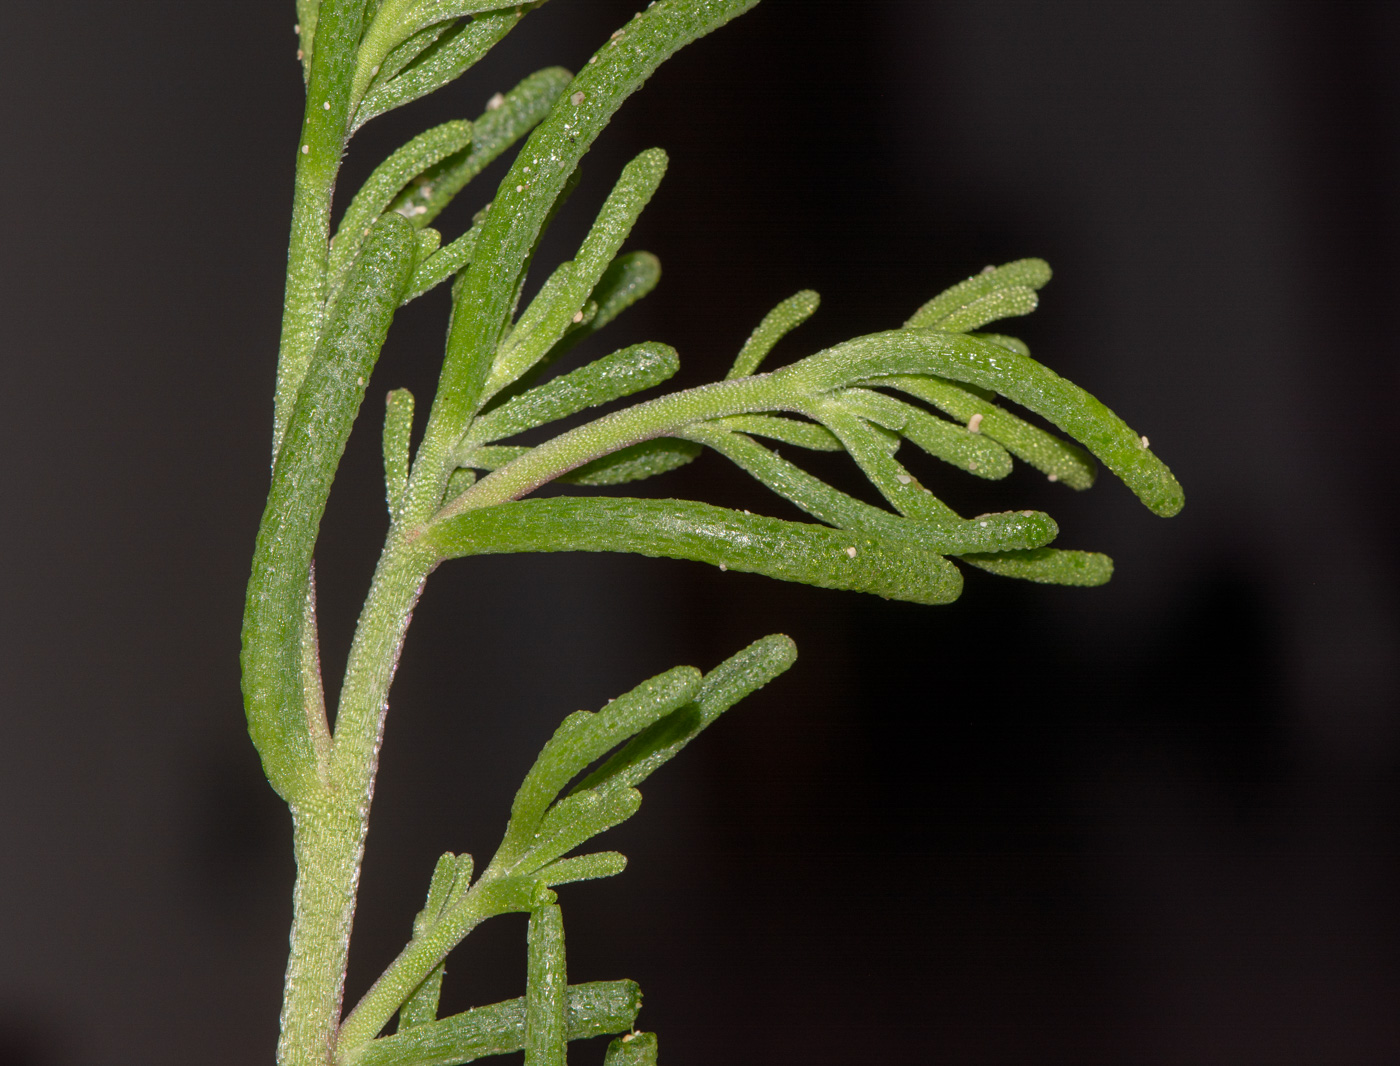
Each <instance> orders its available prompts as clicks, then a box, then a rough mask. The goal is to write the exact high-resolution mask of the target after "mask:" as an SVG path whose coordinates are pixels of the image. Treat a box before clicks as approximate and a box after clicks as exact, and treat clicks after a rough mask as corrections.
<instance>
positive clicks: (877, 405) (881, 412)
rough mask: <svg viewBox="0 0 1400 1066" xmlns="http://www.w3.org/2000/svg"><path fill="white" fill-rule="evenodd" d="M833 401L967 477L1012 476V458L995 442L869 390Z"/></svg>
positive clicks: (841, 393) (847, 391) (837, 395)
mask: <svg viewBox="0 0 1400 1066" xmlns="http://www.w3.org/2000/svg"><path fill="white" fill-rule="evenodd" d="M833 399H835V401H836V402H838V403H840V404H841V405H842V406H843V407H845V408H847V409H848V410H850V411H852V412H854V413H855V414H858V415H860V416H861V417H862V418H865V419H869V420H870V421H872V422H874V423H875V424H876V425H880V426H884V427H885V428H886V429H889V430H893V431H894V432H896V433H898V434H900V436H902V437H904V439H905V440H908V441H911V442H912V443H914V444H916V445H918V446H919V447H920V448H921V449H923V450H924V451H925V452H927V453H928V454H929V455H931V456H933V457H934V458H936V459H942V460H943V461H944V462H946V463H951V464H952V465H953V466H956V467H958V468H960V469H962V470H966V471H967V472H968V473H969V474H976V475H977V476H978V477H981V478H988V479H989V480H997V479H998V478H1004V477H1005V476H1006V475H1007V474H1009V473H1011V456H1009V455H1007V454H1006V449H1005V448H1003V447H1002V446H1001V445H999V444H998V443H997V442H996V441H994V440H991V439H989V438H987V437H984V436H982V435H981V434H978V433H971V432H969V431H968V430H967V429H966V428H965V427H963V426H955V425H953V424H952V423H951V422H945V421H943V419H941V418H935V417H933V415H931V414H929V413H928V412H927V411H921V410H919V409H918V408H917V407H913V406H911V405H909V404H907V403H902V402H901V401H899V400H896V399H894V398H893V397H891V396H886V395H884V394H883V393H878V392H871V391H870V390H868V389H842V390H840V391H838V392H836V393H833Z"/></svg>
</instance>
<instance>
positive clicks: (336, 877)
mask: <svg viewBox="0 0 1400 1066" xmlns="http://www.w3.org/2000/svg"><path fill="white" fill-rule="evenodd" d="M356 806H357V805H354V804H349V805H347V804H345V803H344V802H341V801H340V798H339V797H337V796H335V795H333V794H331V793H329V792H328V793H326V794H325V795H323V796H319V797H317V798H316V799H315V800H313V801H311V802H308V803H305V804H298V805H297V806H296V807H294V808H293V812H292V817H293V832H294V834H295V836H294V843H293V847H294V849H295V852H296V860H297V882H296V890H295V893H294V895H293V918H292V935H291V953H290V954H289V955H288V958H287V980H286V985H285V988H284V991H283V998H282V1033H281V1036H280V1037H279V1039H278V1041H277V1064H278V1066H328V1064H329V1063H332V1062H333V1061H334V1056H335V1037H336V1030H337V1028H338V1027H339V1025H340V1011H341V1001H342V998H343V997H344V994H345V967H346V963H347V961H348V959H349V952H350V926H351V923H352V922H353V920H354V917H355V894H356V888H357V887H358V885H359V880H360V862H361V859H362V858H363V856H364V845H365V829H366V827H367V826H368V819H367V816H368V813H369V812H368V811H367V810H366V811H365V812H364V814H365V816H366V817H359V812H358V811H357V809H356ZM347 808H348V809H347Z"/></svg>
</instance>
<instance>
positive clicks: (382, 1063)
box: [346, 981, 642, 1066]
mask: <svg viewBox="0 0 1400 1066" xmlns="http://www.w3.org/2000/svg"><path fill="white" fill-rule="evenodd" d="M566 1002H567V1014H566V1024H567V1027H568V1028H567V1032H568V1038H569V1039H570V1040H587V1039H589V1038H591V1037H595V1036H606V1035H608V1034H610V1033H622V1032H626V1031H627V1030H629V1029H631V1028H632V1025H633V1023H634V1022H635V1021H636V1018H637V1012H638V1011H639V1010H641V1006H642V993H641V989H640V988H638V987H637V985H636V984H635V983H634V982H632V981H595V982H592V983H589V984H581V985H571V986H569V992H568V999H567V1001H566ZM524 1046H525V1000H524V999H523V998H521V999H511V1000H507V1001H506V1002H504V1003H494V1004H492V1005H491V1006H489V1007H477V1008H476V1009H475V1010H469V1011H466V1012H464V1013H462V1014H454V1015H452V1016H451V1017H450V1018H443V1019H442V1020H441V1021H435V1022H429V1023H428V1024H426V1025H417V1026H414V1027H413V1028H412V1029H409V1030H406V1031H404V1032H400V1033H396V1034H395V1035H393V1036H385V1037H380V1038H379V1039H378V1040H371V1041H370V1042H369V1043H367V1044H365V1045H363V1046H362V1047H361V1048H357V1049H356V1050H355V1051H354V1052H353V1053H352V1054H351V1056H350V1057H349V1059H348V1060H347V1063H346V1066H456V1064H458V1063H465V1062H472V1061H474V1060H476V1059H479V1058H484V1057H486V1056H488V1055H508V1054H510V1053H511V1052H515V1051H520V1050H521V1049H522V1048H524Z"/></svg>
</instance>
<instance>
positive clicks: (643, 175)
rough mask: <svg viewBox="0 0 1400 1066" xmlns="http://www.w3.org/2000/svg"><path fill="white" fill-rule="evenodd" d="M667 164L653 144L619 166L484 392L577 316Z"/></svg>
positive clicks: (500, 384) (530, 361)
mask: <svg viewBox="0 0 1400 1066" xmlns="http://www.w3.org/2000/svg"><path fill="white" fill-rule="evenodd" d="M666 163H667V159H666V153H665V152H663V151H661V149H659V148H651V149H648V150H647V151H645V152H643V153H641V155H639V156H637V157H636V158H635V159H633V160H632V161H631V162H630V163H628V164H627V166H625V167H624V168H623V170H622V176H621V177H620V178H618V181H617V184H616V185H615V186H614V187H613V190H612V192H611V193H609V194H608V198H607V200H606V201H604V203H603V207H602V209H601V210H600V211H599V212H598V217H597V219H596V220H595V221H594V223H593V227H592V229H591V230H589V233H588V236H587V237H586V238H585V239H584V242H583V244H582V245H581V246H580V247H579V250H578V254H577V255H576V256H575V257H574V258H573V260H572V261H571V262H569V263H565V264H564V265H563V266H561V267H560V268H559V269H558V270H556V271H555V273H554V274H553V275H552V276H551V278H550V280H549V281H548V282H546V283H545V287H544V288H542V289H541V290H540V294H539V295H538V296H536V297H535V300H534V301H533V302H532V303H531V305H530V308H529V310H527V311H526V313H525V314H524V315H522V316H521V319H520V322H519V324H518V325H517V326H516V328H515V329H514V330H512V331H511V333H510V336H509V337H508V338H507V339H506V340H505V341H504V342H503V343H502V344H501V346H500V351H499V353H498V354H497V357H496V362H495V365H494V367H493V368H492V371H491V376H490V378H489V379H488V382H487V388H486V391H487V394H488V395H491V394H494V393H496V392H498V391H500V390H501V389H502V388H504V387H505V386H506V385H509V384H510V383H511V382H513V381H515V380H516V379H517V378H518V377H520V375H521V374H524V373H525V372H526V371H527V370H529V369H530V368H531V367H532V366H534V365H535V363H536V362H538V361H539V360H540V359H542V358H544V356H545V355H546V354H548V352H549V350H550V349H551V348H552V347H553V346H554V344H555V342H556V341H558V340H559V338H560V337H562V336H563V335H564V332H565V331H566V330H567V329H568V327H569V325H570V323H571V321H572V320H573V319H574V317H575V316H577V315H580V312H581V311H582V309H583V305H584V303H585V302H586V301H587V300H588V298H589V296H590V294H591V293H592V292H593V289H594V287H595V286H596V285H597V284H598V282H599V281H601V280H602V277H603V273H604V271H606V270H607V268H608V266H609V265H610V264H611V263H612V261H613V259H614V258H615V257H616V255H617V252H618V249H619V248H620V247H621V245H622V242H623V241H625V240H626V239H627V235H628V234H629V233H631V232H632V226H633V224H634V223H635V222H636V221H637V217H638V216H639V215H640V214H641V213H642V211H643V209H644V208H645V207H646V205H647V204H648V203H649V202H650V201H651V198H652V196H653V195H654V194H655V192H656V189H657V186H659V185H660V184H661V179H662V177H663V176H664V175H665V173H666ZM536 308H539V310H538V312H537V311H536Z"/></svg>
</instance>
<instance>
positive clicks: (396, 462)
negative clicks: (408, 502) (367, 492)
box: [384, 389, 413, 519]
mask: <svg viewBox="0 0 1400 1066" xmlns="http://www.w3.org/2000/svg"><path fill="white" fill-rule="evenodd" d="M412 434H413V393H411V392H409V391H408V390H407V389H394V390H393V391H392V392H390V393H389V395H387V396H386V397H384V490H385V496H386V498H387V500H388V503H389V517H390V518H393V519H397V518H398V517H399V511H400V509H401V508H402V507H403V498H404V493H405V492H406V491H407V490H408V460H409V438H410V437H411V436H412Z"/></svg>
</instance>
